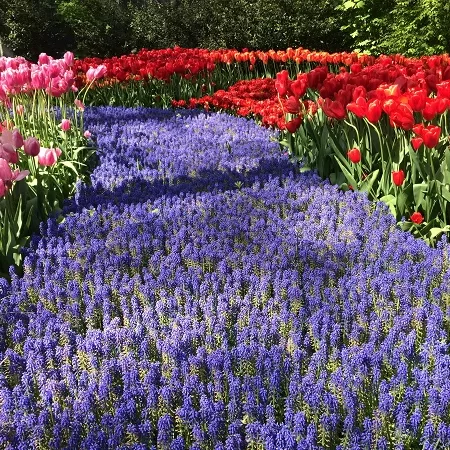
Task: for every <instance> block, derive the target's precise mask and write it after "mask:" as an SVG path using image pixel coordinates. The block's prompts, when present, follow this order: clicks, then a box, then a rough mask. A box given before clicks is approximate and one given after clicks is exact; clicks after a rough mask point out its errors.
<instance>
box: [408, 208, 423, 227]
mask: <svg viewBox="0 0 450 450" xmlns="http://www.w3.org/2000/svg"><path fill="white" fill-rule="evenodd" d="M410 219H411V222H414V223H416V224H417V225H420V224H421V223H422V222H423V219H424V218H423V216H422V214H421V213H420V212H418V211H416V212H414V213H412V214H411V217H410Z"/></svg>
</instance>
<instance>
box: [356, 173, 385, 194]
mask: <svg viewBox="0 0 450 450" xmlns="http://www.w3.org/2000/svg"><path fill="white" fill-rule="evenodd" d="M379 172H380V171H379V169H377V170H375V171H374V172H372V173H371V174H370V175H368V176H367V177H366V178H365V179H364V180H363V181H362V183H361V186H360V187H359V189H358V190H360V191H361V192H367V193H370V191H371V190H372V186H373V184H374V183H375V181H376V179H377V178H378V173H379Z"/></svg>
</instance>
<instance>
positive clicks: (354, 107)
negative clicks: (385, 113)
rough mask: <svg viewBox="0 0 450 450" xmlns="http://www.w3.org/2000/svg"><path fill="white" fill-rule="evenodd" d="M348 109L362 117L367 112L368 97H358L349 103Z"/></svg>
mask: <svg viewBox="0 0 450 450" xmlns="http://www.w3.org/2000/svg"><path fill="white" fill-rule="evenodd" d="M347 110H348V111H350V112H352V113H353V114H354V115H355V116H356V117H359V118H360V119H362V118H363V117H365V115H366V113H367V101H366V99H365V98H364V97H358V98H357V99H356V100H355V101H354V102H353V103H349V104H348V105H347Z"/></svg>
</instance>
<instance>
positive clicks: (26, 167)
mask: <svg viewBox="0 0 450 450" xmlns="http://www.w3.org/2000/svg"><path fill="white" fill-rule="evenodd" d="M73 65H74V56H73V54H72V53H71V52H67V53H66V54H65V55H64V57H63V58H61V59H54V58H52V57H51V56H48V55H46V54H45V53H42V54H41V55H40V56H39V60H38V61H37V63H31V62H30V61H27V60H25V59H24V58H22V57H17V58H4V57H2V58H0V123H1V125H0V276H1V275H6V274H7V271H8V267H9V265H10V264H13V263H14V264H16V265H17V264H19V265H20V261H21V256H20V247H21V246H23V245H25V244H26V241H27V239H28V238H29V236H30V235H31V234H32V233H33V232H34V231H35V230H36V228H37V226H38V225H39V223H40V222H41V221H42V220H46V218H47V217H48V215H49V214H50V213H51V212H52V211H54V210H55V209H57V208H58V207H59V206H60V205H61V204H62V201H63V200H64V198H67V197H68V196H70V195H71V194H72V193H73V192H74V189H75V183H76V181H77V180H78V179H80V178H82V176H83V173H84V172H83V169H84V167H85V166H86V161H87V159H88V158H89V157H90V155H92V153H93V150H92V149H91V148H89V147H87V146H86V144H87V142H86V139H87V138H88V137H90V134H89V132H85V133H84V134H83V111H84V101H83V100H84V96H83V97H82V98H81V99H80V98H78V97H79V96H80V94H83V93H84V94H85V93H86V92H87V91H88V90H89V87H90V86H86V87H85V88H84V89H83V90H81V92H79V90H78V88H77V87H76V86H75V75H74V71H73V69H72V67H73ZM103 75H104V69H102V67H96V68H93V69H92V70H91V71H90V72H89V78H90V79H91V81H94V80H96V79H98V78H99V77H101V76H103ZM83 91H84V92H83ZM24 136H25V137H26V138H24ZM21 180H23V181H21ZM20 181H21V182H20Z"/></svg>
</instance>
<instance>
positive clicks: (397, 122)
mask: <svg viewBox="0 0 450 450" xmlns="http://www.w3.org/2000/svg"><path fill="white" fill-rule="evenodd" d="M389 117H390V119H391V124H392V125H394V126H397V127H399V128H402V129H403V130H411V129H412V127H413V126H414V116H413V111H412V109H411V107H410V106H409V105H407V104H405V103H399V104H398V105H397V108H396V109H395V110H394V111H393V112H392V113H391V114H389Z"/></svg>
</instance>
